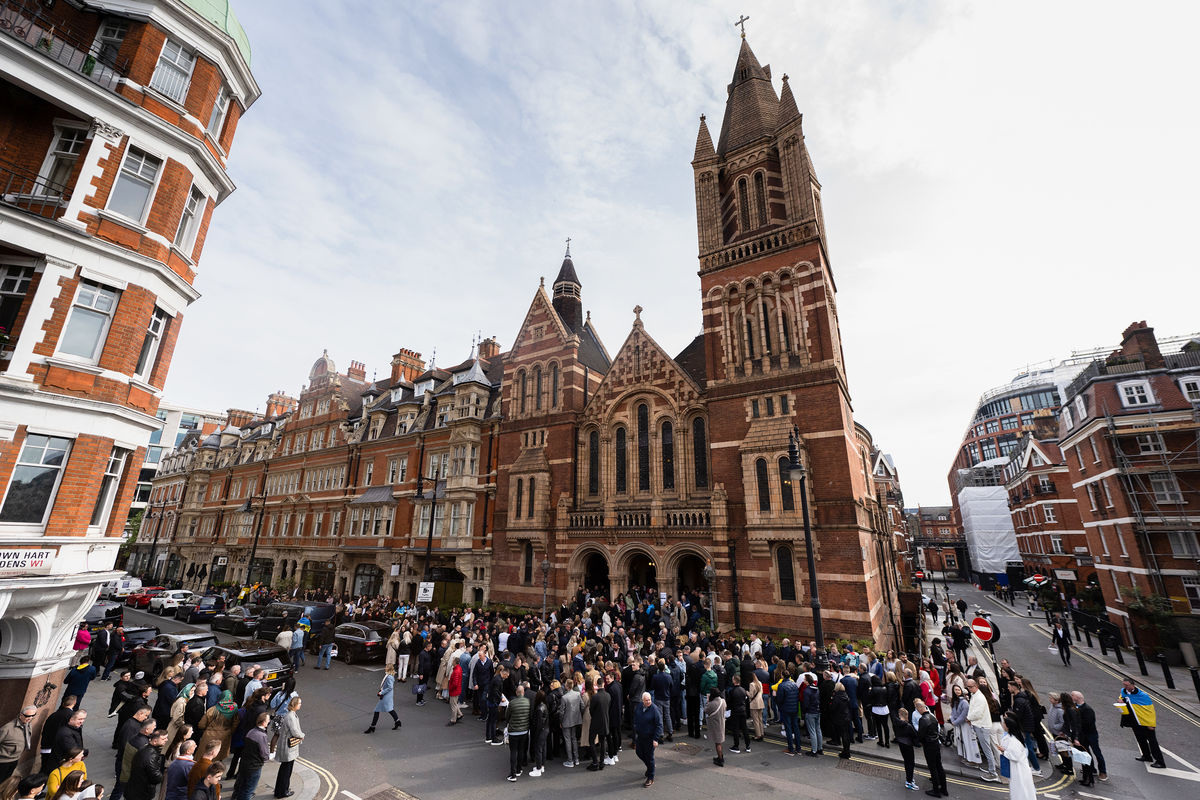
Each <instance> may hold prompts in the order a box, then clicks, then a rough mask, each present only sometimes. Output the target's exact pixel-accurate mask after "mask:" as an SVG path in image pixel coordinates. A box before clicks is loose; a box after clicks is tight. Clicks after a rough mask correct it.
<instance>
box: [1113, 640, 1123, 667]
mask: <svg viewBox="0 0 1200 800" xmlns="http://www.w3.org/2000/svg"><path fill="white" fill-rule="evenodd" d="M1113 652H1115V653H1116V654H1117V663H1118V664H1120V665H1121V666H1125V656H1123V655H1121V642H1120V641H1119V640H1117V639H1113Z"/></svg>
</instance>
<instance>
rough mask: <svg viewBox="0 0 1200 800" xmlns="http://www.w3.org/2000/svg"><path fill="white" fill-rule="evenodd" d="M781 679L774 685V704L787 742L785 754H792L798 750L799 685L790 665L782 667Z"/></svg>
mask: <svg viewBox="0 0 1200 800" xmlns="http://www.w3.org/2000/svg"><path fill="white" fill-rule="evenodd" d="M784 670H785V672H784V675H783V680H782V681H781V682H780V683H779V685H778V686H776V687H775V705H776V706H778V707H779V716H780V717H781V718H782V720H783V738H784V741H785V742H787V754H788V755H789V756H794V755H796V753H798V752H799V751H800V730H799V726H798V722H799V719H798V718H797V716H796V715H797V714H798V713H799V711H800V687H799V686H797V685H796V682H795V681H794V680H792V671H791V668H790V667H784Z"/></svg>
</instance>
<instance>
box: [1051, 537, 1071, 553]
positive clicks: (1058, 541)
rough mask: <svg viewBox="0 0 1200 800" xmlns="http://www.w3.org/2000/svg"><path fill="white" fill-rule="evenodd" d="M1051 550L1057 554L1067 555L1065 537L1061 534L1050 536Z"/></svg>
mask: <svg viewBox="0 0 1200 800" xmlns="http://www.w3.org/2000/svg"><path fill="white" fill-rule="evenodd" d="M1050 550H1051V552H1053V553H1054V555H1056V556H1061V555H1066V552H1067V551H1066V550H1064V549H1063V537H1062V536H1061V535H1060V534H1053V535H1051V536H1050Z"/></svg>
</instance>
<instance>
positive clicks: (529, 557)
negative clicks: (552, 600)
mask: <svg viewBox="0 0 1200 800" xmlns="http://www.w3.org/2000/svg"><path fill="white" fill-rule="evenodd" d="M524 549H525V553H524V561H525V564H524V567H525V569H524V575H523V576H522V579H523V580H524V581H525V583H533V544H532V543H530V542H526V543H525V548H524Z"/></svg>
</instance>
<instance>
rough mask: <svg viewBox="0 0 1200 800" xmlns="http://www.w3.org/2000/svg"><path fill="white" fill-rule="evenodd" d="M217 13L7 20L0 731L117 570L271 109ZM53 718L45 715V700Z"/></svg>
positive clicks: (117, 5) (92, 6)
mask: <svg viewBox="0 0 1200 800" xmlns="http://www.w3.org/2000/svg"><path fill="white" fill-rule="evenodd" d="M219 5H221V4H220V3H214V2H211V1H210V2H199V1H198V0H171V1H169V2H168V1H166V0H164V1H163V2H157V1H155V2H150V1H147V2H141V3H136V4H130V3H123V2H106V0H96V2H89V3H87V4H81V3H66V2H59V3H37V2H32V0H10V1H9V2H5V3H3V4H0V328H3V333H2V334H0V370H2V372H0V491H3V500H2V501H0V544H2V545H3V547H4V549H5V553H6V556H5V564H4V566H3V570H4V571H3V572H2V573H0V577H3V578H4V580H3V582H2V588H0V686H3V691H0V716H2V717H4V718H6V719H7V718H10V717H11V716H12V713H13V711H14V709H15V708H17V707H19V706H20V705H21V704H22V703H23V702H24V701H25V700H26V698H30V699H32V698H35V697H40V696H39V695H38V690H39V689H40V688H41V687H42V686H43V684H45V683H46V682H47V681H48V680H53V679H54V676H55V675H56V674H57V673H58V672H59V671H60V670H62V669H63V668H64V667H65V666H66V664H67V660H68V657H69V655H70V653H71V643H72V641H73V637H74V628H75V625H76V623H77V622H78V621H79V620H80V619H81V618H82V617H83V615H84V613H85V612H86V610H87V609H88V607H89V606H90V605H91V602H92V600H94V599H95V597H96V594H97V590H98V587H99V586H100V584H101V583H103V582H104V581H106V580H109V579H110V578H112V577H115V575H116V573H114V572H113V571H112V566H113V563H114V560H115V558H116V555H117V549H118V547H119V545H120V543H121V541H122V534H123V530H124V525H125V520H126V510H127V508H128V506H129V502H130V499H131V497H132V496H133V493H134V486H135V484H136V482H137V478H138V471H139V469H140V467H141V464H142V460H143V456H144V453H145V446H146V443H147V441H148V439H149V437H150V434H151V433H152V432H153V431H154V430H156V429H157V428H158V426H159V422H158V420H157V419H156V418H155V412H156V410H157V407H158V402H159V397H160V395H161V390H162V387H163V384H164V382H165V380H166V377H167V371H168V369H169V367H170V364H171V356H172V353H173V350H174V347H175V341H176V337H177V336H178V334H179V330H180V326H181V324H182V321H183V312H184V311H185V309H186V308H187V306H188V305H189V304H190V303H191V302H192V301H194V300H195V299H196V298H197V297H198V294H197V292H196V290H195V289H194V288H193V287H192V281H193V278H194V277H195V275H196V271H197V268H198V262H199V259H200V255H201V252H202V251H203V248H204V241H205V237H206V235H207V232H208V227H209V222H210V219H211V216H212V213H213V209H214V208H215V207H216V206H217V205H218V204H219V203H220V202H221V201H222V200H223V199H224V198H225V197H227V196H228V195H229V193H230V192H232V191H233V188H234V187H233V183H232V181H231V180H230V178H229V176H228V174H227V172H226V159H227V157H228V153H229V149H230V146H231V143H232V139H233V135H234V131H235V130H236V128H237V124H238V120H239V118H240V116H241V114H242V112H243V111H244V110H245V108H246V107H247V106H249V105H250V104H251V103H252V102H254V100H255V99H257V97H258V95H259V89H258V86H257V84H256V83H255V81H254V78H253V76H252V75H251V73H250V65H249V61H250V50H249V44H248V42H247V41H246V37H245V34H244V33H243V32H242V30H241V28H240V26H238V24H237V22H236V19H235V18H234V17H233V15H232V13H224V12H222V13H219V14H214V16H213V18H211V19H210V18H209V17H207V16H206V14H209V13H213V11H214V10H215V9H216V7H217V6H219ZM40 699H41V700H42V702H45V698H44V697H40Z"/></svg>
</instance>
